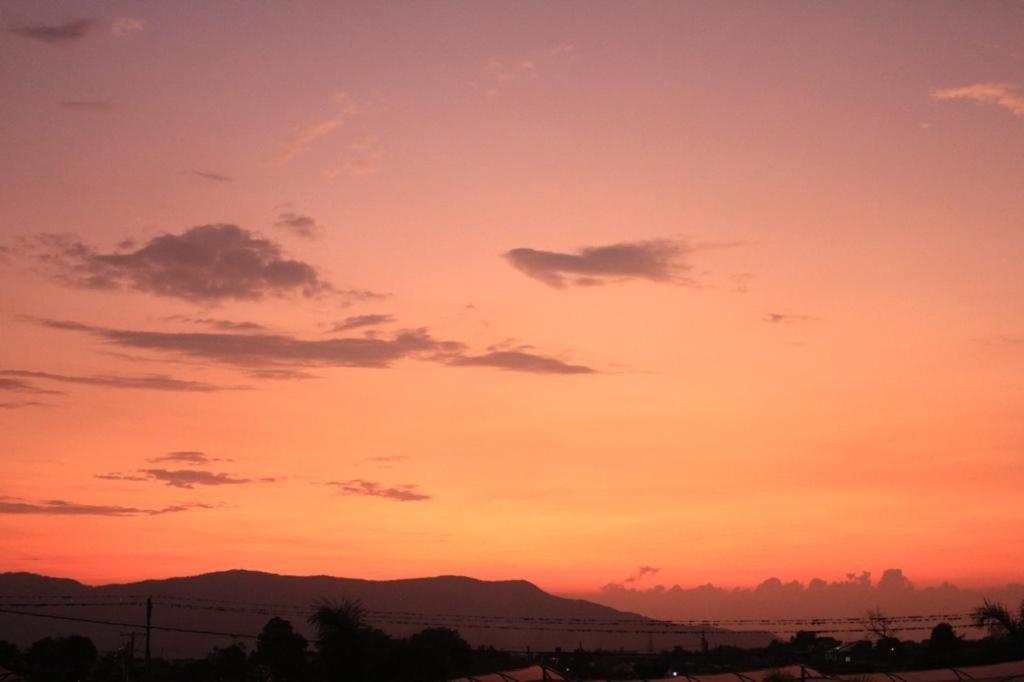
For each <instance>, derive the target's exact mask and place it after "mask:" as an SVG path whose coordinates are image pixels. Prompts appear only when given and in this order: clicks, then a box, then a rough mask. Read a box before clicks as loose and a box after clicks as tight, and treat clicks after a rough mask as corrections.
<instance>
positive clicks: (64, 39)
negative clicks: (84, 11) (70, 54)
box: [7, 19, 96, 45]
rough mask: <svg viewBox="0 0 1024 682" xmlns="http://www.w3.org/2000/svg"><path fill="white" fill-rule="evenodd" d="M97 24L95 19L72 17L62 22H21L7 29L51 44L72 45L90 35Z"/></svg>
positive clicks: (23, 36) (24, 36) (17, 34)
mask: <svg viewBox="0 0 1024 682" xmlns="http://www.w3.org/2000/svg"><path fill="white" fill-rule="evenodd" d="M95 26H96V20H95V19H71V20H69V21H65V22H64V23H62V24H19V25H16V26H12V27H11V28H9V29H7V30H8V31H10V32H11V33H13V34H14V35H16V36H21V37H22V38H29V39H31V40H38V41H40V42H43V43H48V44H50V45H70V44H72V43H77V42H78V41H80V40H82V39H83V38H85V37H86V36H87V35H89V33H90V31H92V29H93V28H94V27H95Z"/></svg>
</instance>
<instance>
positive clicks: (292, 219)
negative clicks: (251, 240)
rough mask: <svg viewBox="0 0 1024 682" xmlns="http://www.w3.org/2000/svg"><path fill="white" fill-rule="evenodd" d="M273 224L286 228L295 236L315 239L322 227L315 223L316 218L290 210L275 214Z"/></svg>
mask: <svg viewBox="0 0 1024 682" xmlns="http://www.w3.org/2000/svg"><path fill="white" fill-rule="evenodd" d="M274 226H275V227H279V228H281V229H283V230H287V231H288V232H290V233H292V234H293V235H295V236H296V237H302V238H303V239H316V237H317V236H319V234H320V232H322V231H323V229H324V228H323V225H320V224H319V223H317V222H316V219H315V218H313V217H312V216H308V215H304V214H302V213H292V212H287V213H282V214H280V215H279V216H277V220H275V221H274Z"/></svg>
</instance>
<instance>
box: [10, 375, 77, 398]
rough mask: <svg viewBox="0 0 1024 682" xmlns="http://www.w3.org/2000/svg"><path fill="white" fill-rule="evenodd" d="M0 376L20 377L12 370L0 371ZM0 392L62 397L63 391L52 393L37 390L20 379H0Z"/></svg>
mask: <svg viewBox="0 0 1024 682" xmlns="http://www.w3.org/2000/svg"><path fill="white" fill-rule="evenodd" d="M0 375H5V376H7V377H10V376H21V375H20V374H18V373H17V372H16V371H14V370H0ZM0 391H11V392H12V393H37V394H41V395H64V392H63V391H54V390H50V389H46V388H39V387H38V386H36V385H35V384H33V383H31V382H28V381H22V380H21V379H10V378H3V377H0Z"/></svg>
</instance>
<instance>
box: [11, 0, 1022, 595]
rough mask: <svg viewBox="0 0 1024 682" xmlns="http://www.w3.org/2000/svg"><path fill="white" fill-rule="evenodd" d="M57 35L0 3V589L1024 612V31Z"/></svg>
mask: <svg viewBox="0 0 1024 682" xmlns="http://www.w3.org/2000/svg"><path fill="white" fill-rule="evenodd" d="M75 9H77V10H79V11H80V13H79V14H68V11H69V7H68V6H67V4H66V3H40V2H30V1H24V2H5V3H4V4H3V5H2V6H0V23H2V33H0V87H2V92H3V93H4V94H3V97H2V98H0V120H2V121H3V124H2V125H0V149H2V150H3V153H2V155H0V249H2V250H0V278H2V287H0V350H2V359H0V406H2V407H3V408H4V409H0V433H2V447H0V458H2V466H3V469H2V473H3V475H2V477H0V570H26V571H35V572H42V573H48V574H55V575H64V576H70V577H75V578H79V579H82V580H85V581H112V580H130V579H136V578H142V577H157V576H167V575H176V574H188V573H196V572H200V571H206V570H215V569H223V568H229V567H246V568H253V569H263V570H271V571H278V572H288V573H304V574H307V573H328V574H334V575H345V576H353V577H367V578H389V577H406V576H415V575H430V574H440V573H460V574H468V575H473V576H477V577H481V578H520V577H522V578H527V579H530V580H533V581H535V582H537V583H538V584H540V585H541V586H543V587H546V588H549V589H554V590H588V589H593V588H596V587H599V586H600V585H602V584H604V583H606V582H609V581H611V580H619V579H621V578H623V577H624V576H627V575H630V574H631V573H632V572H633V571H634V570H635V569H636V567H637V566H640V565H647V566H655V567H658V568H660V573H659V575H658V579H659V580H661V581H664V582H668V583H672V582H679V583H681V584H684V585H692V584H695V583H699V582H706V581H709V580H711V581H714V582H716V583H719V584H726V585H748V584H753V583H756V582H758V581H759V580H761V579H763V578H765V577H768V576H770V575H778V576H781V577H783V578H786V579H791V578H799V579H808V578H811V577H814V576H821V577H825V578H836V577H841V576H842V575H844V574H845V573H846V572H848V571H858V572H859V571H860V570H862V569H869V570H873V571H876V572H879V571H881V569H882V568H885V567H890V566H898V567H901V568H902V569H903V570H904V572H905V573H906V574H907V575H909V576H910V577H911V578H912V579H914V580H915V582H919V583H929V582H938V581H941V580H944V579H950V580H953V581H955V582H958V583H961V584H981V583H1003V582H1007V581H1011V580H1021V578H1022V577H1024V574H1022V573H1021V566H1022V565H1024V544H1022V543H1021V542H1020V538H1021V537H1024V505H1021V504H1020V491H1021V489H1022V486H1024V468H1022V465H1021V462H1022V454H1024V452H1022V448H1024V431H1022V426H1021V425H1022V424H1024V419H1022V417H1024V409H1022V406H1024V308H1022V306H1021V301H1022V300H1024V277H1022V266H1021V263H1022V261H1024V227H1022V226H1024V202H1022V201H1021V199H1020V197H1021V187H1022V182H1024V163H1022V162H1021V159H1022V158H1024V48H1022V47H1021V46H1022V45H1024V5H1021V4H1020V3H1016V2H1009V1H1007V2H978V3H970V4H965V3H945V2H927V3H925V2H920V3H870V2H848V3H844V2H834V3H825V4H822V3H812V2H806V3H804V2H790V3H781V4H766V3H756V2H732V3H670V2H635V3H628V4H624V3H589V2H588V3H586V4H585V5H584V4H582V3H572V2H568V3H547V4H543V3H528V4H522V3H518V4H512V3H491V2H485V3H468V2H466V3H425V4H424V3H391V4H384V3H363V4H357V3H329V2H323V3H318V2H307V3H287V4H286V3H279V4H274V3H259V4H258V5H256V4H253V5H245V6H244V7H243V6H238V5H234V4H225V5H208V6H203V7H201V8H198V7H193V8H189V9H187V10H186V9H184V8H182V7H179V6H176V5H171V4H168V3H161V2H140V3H126V2H97V3H91V4H89V5H88V6H85V5H83V6H81V7H76V8H75ZM204 226H205V227H204ZM228 323H231V324H228ZM257 325H258V326H257ZM30 373H42V374H30ZM182 453H184V454H182ZM200 453H201V454H200Z"/></svg>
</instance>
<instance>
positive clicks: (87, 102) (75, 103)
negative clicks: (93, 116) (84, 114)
mask: <svg viewBox="0 0 1024 682" xmlns="http://www.w3.org/2000/svg"><path fill="white" fill-rule="evenodd" d="M60 105H61V106H62V107H64V108H65V109H72V110H74V111H109V110H110V109H113V108H114V107H115V106H116V105H115V104H114V103H113V102H111V101H109V100H105V99H66V100H64V101H63V102H61V103H60Z"/></svg>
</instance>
